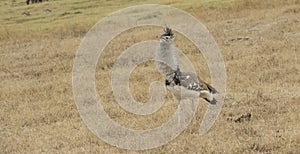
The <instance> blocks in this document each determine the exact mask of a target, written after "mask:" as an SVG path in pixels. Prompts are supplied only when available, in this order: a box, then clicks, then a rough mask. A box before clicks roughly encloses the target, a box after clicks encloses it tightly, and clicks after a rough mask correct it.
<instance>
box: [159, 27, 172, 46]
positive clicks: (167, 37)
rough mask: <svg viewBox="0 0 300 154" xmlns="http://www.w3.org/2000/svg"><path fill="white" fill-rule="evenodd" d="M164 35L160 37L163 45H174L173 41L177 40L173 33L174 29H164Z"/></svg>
mask: <svg viewBox="0 0 300 154" xmlns="http://www.w3.org/2000/svg"><path fill="white" fill-rule="evenodd" d="M164 32H165V33H164V34H162V35H160V37H159V41H160V43H161V44H172V43H173V40H174V38H175V36H174V34H173V32H172V29H171V28H169V27H166V28H165V29H164Z"/></svg>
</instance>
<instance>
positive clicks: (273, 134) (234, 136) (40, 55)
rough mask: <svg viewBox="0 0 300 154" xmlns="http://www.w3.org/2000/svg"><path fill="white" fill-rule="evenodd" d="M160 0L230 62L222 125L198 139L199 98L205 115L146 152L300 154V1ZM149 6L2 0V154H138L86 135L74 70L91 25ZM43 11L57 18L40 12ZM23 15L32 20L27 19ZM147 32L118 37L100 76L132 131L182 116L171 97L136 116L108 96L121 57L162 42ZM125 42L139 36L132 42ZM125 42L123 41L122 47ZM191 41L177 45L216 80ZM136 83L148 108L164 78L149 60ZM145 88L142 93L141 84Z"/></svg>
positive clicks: (109, 107) (111, 108)
mask: <svg viewBox="0 0 300 154" xmlns="http://www.w3.org/2000/svg"><path fill="white" fill-rule="evenodd" d="M149 2H150V1H149ZM157 2H158V3H160V4H167V5H172V6H176V7H179V8H182V9H184V10H185V11H187V12H189V13H191V14H193V15H194V16H196V17H197V18H199V19H200V20H201V21H202V22H203V23H204V24H205V25H206V26H207V27H208V29H209V30H210V32H211V33H212V35H213V36H214V37H215V39H216V41H217V43H218V45H219V47H220V49H221V52H222V54H223V56H224V60H225V64H226V69H227V94H226V99H225V103H224V106H223V109H222V112H221V114H220V116H219V117H218V120H217V121H216V123H215V124H214V126H213V127H212V129H211V130H210V131H209V132H208V133H207V134H205V135H204V136H197V135H196V134H195V132H197V130H198V128H199V124H200V121H201V119H202V117H203V113H204V111H205V110H204V109H205V108H206V107H207V104H205V102H204V101H202V100H201V102H200V107H199V108H198V114H197V115H196V117H195V118H194V120H193V122H192V123H191V124H190V126H189V127H188V129H187V130H185V131H184V132H183V133H182V134H181V135H179V137H177V138H176V139H175V140H173V141H171V142H170V143H169V144H167V145H164V146H162V147H159V148H156V149H151V150H147V151H139V152H147V153H174V152H177V153H196V152H198V153H299V152H300V149H299V147H300V131H299V128H300V124H299V121H300V114H299V113H300V103H299V101H300V89H299V87H300V78H299V68H300V62H299V58H300V56H299V53H300V51H299V49H300V45H299V41H300V31H299V29H300V18H299V16H300V1H299V0H288V1H279V0H267V1H258V0H243V1H242V0H233V1H232V0H230V1H229V0H228V1H222V2H220V1H196V0H194V1H188V2H184V1H181V0H178V1H172V2H170V1H157ZM142 3H147V2H135V3H131V2H129V3H125V2H124V1H114V2H113V1H93V0H89V1H79V0H74V1H71V0H64V1H58V0H57V1H55V0H49V2H46V3H42V4H36V5H29V6H26V5H25V2H23V1H21V0H20V1H8V0H7V1H0V8H1V9H0V14H1V15H0V21H1V28H0V32H1V35H0V40H1V41H0V49H1V52H0V54H1V56H0V64H1V65H0V87H1V88H0V153H32V152H33V153H41V152H47V153H59V152H62V153H91V152H92V153H96V152H98V153H99V152H101V153H127V152H132V153H135V152H134V151H129V150H122V149H118V148H116V147H113V146H111V145H108V144H106V143H105V142H103V141H101V140H100V139H98V138H97V137H96V136H95V135H93V134H92V133H91V132H90V131H89V129H88V128H87V127H86V125H85V124H84V123H83V121H82V120H81V118H80V116H79V114H78V112H77V109H76V105H75V102H74V99H73V94H72V81H71V77H72V76H71V75H72V74H71V72H72V65H73V58H74V56H75V53H76V50H77V48H78V46H79V44H80V41H81V39H82V38H83V36H84V34H85V32H87V31H88V30H89V29H90V28H91V26H92V25H94V24H95V23H96V22H97V21H98V20H99V19H100V18H101V17H104V16H105V15H107V14H108V13H110V12H113V11H115V10H118V9H120V8H124V7H126V6H131V5H134V4H142ZM46 8H50V9H52V12H51V13H49V14H45V13H43V11H42V10H43V9H46ZM24 11H29V12H30V13H31V16H28V17H24V16H22V15H21V14H22V12H24ZM140 31H141V30H140V29H133V30H132V31H128V32H125V33H122V34H121V35H120V36H119V37H117V38H116V39H115V40H113V42H112V43H111V44H110V45H109V46H108V47H107V48H106V51H107V52H105V55H103V57H101V58H103V59H101V60H100V61H101V63H99V64H98V66H97V74H96V78H97V83H96V84H97V90H98V93H99V96H100V97H102V98H103V99H105V101H104V102H106V103H104V106H105V110H106V111H107V112H108V113H109V115H110V116H111V117H112V118H114V119H115V120H116V121H117V122H119V123H120V124H122V125H124V126H126V127H129V128H133V129H147V128H153V127H157V126H159V125H160V124H161V123H163V122H164V121H165V120H167V119H168V116H170V115H171V114H172V113H173V112H175V110H176V104H175V103H174V102H173V101H172V100H171V99H170V96H169V99H168V101H167V102H166V104H164V106H163V108H162V109H161V110H159V112H157V113H155V114H153V115H150V116H142V117H137V116H134V115H132V114H129V113H127V112H126V111H124V110H122V109H121V108H120V107H119V106H118V105H116V104H115V103H114V100H113V97H112V93H111V92H108V93H105V91H106V90H109V89H110V88H111V87H110V85H109V84H108V83H109V81H110V70H111V66H112V64H113V62H114V60H115V59H116V58H117V56H118V55H119V54H120V52H121V51H122V50H123V49H125V48H126V47H128V46H130V45H132V44H134V43H136V42H139V41H141V40H147V39H155V38H153V36H152V35H146V36H147V37H146V38H145V37H143V36H145V35H144V34H153V33H154V32H155V33H156V32H158V31H159V29H157V28H155V27H154V28H153V27H146V28H144V29H143V30H142V32H140ZM128 35H130V36H131V37H130V38H133V39H129V38H128V39H126V37H127V36H128ZM120 40H125V41H122V42H123V43H122V45H119V46H115V45H114V44H117V42H119V41H120ZM184 42H186V43H187V40H185V39H184V38H183V37H180V36H179V37H178V38H177V42H176V45H177V46H178V47H179V48H181V49H182V50H184V51H186V52H185V54H187V56H188V57H189V58H190V59H191V61H193V63H194V64H195V66H196V69H197V71H198V73H201V74H204V76H203V78H205V79H206V80H209V72H208V69H207V67H206V64H205V61H204V59H203V57H202V55H201V54H197V49H196V48H195V47H193V45H192V44H184ZM112 49H113V50H114V53H111V52H109V51H110V50H112ZM199 59H200V61H199ZM196 60H197V61H196ZM200 66H201V67H200ZM100 71H102V72H101V73H100ZM140 72H143V73H144V74H151V76H150V77H147V76H145V75H143V76H141V75H139V74H141V73H140ZM131 78H132V80H131V83H130V87H131V91H132V93H133V96H134V97H135V98H136V99H137V100H139V101H141V102H145V101H146V99H147V98H144V97H143V96H145V95H146V96H147V95H148V94H147V93H146V92H144V93H143V92H142V91H144V90H147V89H148V87H149V84H150V83H151V82H152V81H153V78H155V79H157V80H160V81H162V79H161V77H160V76H159V75H158V73H157V72H156V70H155V67H154V65H153V63H150V62H149V63H146V64H143V65H140V66H139V67H137V69H136V70H135V71H134V72H133V74H132V76H131ZM100 79H101V80H100ZM141 84H144V85H145V86H143V87H138V86H137V85H141ZM104 96H105V97H104ZM250 114H251V116H250ZM139 152H137V153H139Z"/></svg>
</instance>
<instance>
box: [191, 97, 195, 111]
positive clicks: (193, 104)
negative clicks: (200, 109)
mask: <svg viewBox="0 0 300 154" xmlns="http://www.w3.org/2000/svg"><path fill="white" fill-rule="evenodd" d="M191 103H192V106H191V107H192V112H195V103H194V99H192V102H191Z"/></svg>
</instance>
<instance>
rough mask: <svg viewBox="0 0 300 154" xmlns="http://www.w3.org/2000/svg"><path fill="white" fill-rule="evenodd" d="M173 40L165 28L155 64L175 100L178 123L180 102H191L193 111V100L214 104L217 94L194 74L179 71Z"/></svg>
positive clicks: (172, 36) (160, 38) (169, 31)
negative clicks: (200, 99) (188, 100)
mask: <svg viewBox="0 0 300 154" xmlns="http://www.w3.org/2000/svg"><path fill="white" fill-rule="evenodd" d="M174 39H175V35H174V33H173V31H172V29H171V28H169V27H167V26H166V27H165V29H164V33H163V34H161V35H160V36H159V45H158V48H157V50H156V53H155V57H156V58H155V62H156V67H157V69H158V71H159V73H160V74H161V75H163V76H164V79H165V86H166V88H167V89H168V90H169V91H170V92H171V93H172V95H173V96H174V97H175V99H176V102H177V105H178V110H177V111H178V122H179V123H180V117H181V106H180V100H183V99H190V100H192V109H193V110H195V108H194V99H195V98H198V97H200V98H203V99H204V100H206V101H207V102H208V103H210V104H216V103H217V100H216V99H215V98H214V94H216V93H217V90H216V89H215V88H214V87H213V86H211V85H210V84H208V83H206V82H204V81H203V80H201V78H199V77H198V76H197V75H196V74H195V73H192V72H183V71H181V69H180V66H179V63H178V60H177V57H176V53H175V46H174Z"/></svg>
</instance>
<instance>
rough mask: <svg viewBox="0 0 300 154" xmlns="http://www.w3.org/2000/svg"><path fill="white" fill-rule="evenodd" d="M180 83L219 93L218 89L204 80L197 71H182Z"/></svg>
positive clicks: (189, 87) (187, 86) (193, 88)
mask: <svg viewBox="0 0 300 154" xmlns="http://www.w3.org/2000/svg"><path fill="white" fill-rule="evenodd" d="M180 84H181V86H183V87H185V88H187V89H190V90H194V91H201V90H208V91H209V92H211V93H213V94H214V93H217V90H216V89H215V88H214V87H212V86H211V85H209V84H208V83H206V82H204V81H202V80H201V79H200V78H199V77H198V76H197V75H196V74H195V73H192V72H181V75H180Z"/></svg>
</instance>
